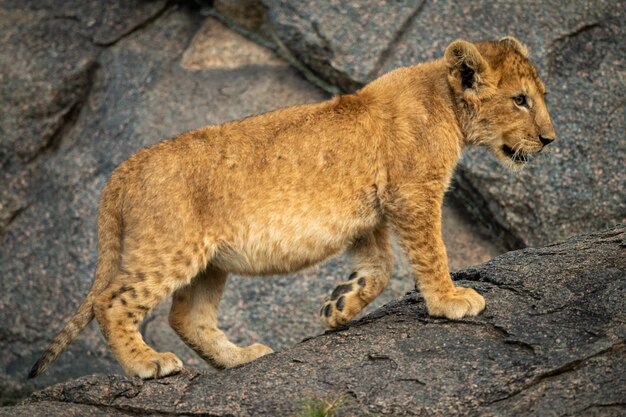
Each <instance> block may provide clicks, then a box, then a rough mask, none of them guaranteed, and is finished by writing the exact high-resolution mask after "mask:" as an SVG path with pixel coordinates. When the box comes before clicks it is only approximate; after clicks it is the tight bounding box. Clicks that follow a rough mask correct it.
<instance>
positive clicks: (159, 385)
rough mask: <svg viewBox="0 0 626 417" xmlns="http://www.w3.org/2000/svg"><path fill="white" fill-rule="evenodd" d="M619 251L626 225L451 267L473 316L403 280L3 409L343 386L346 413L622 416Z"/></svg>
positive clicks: (72, 411)
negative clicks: (373, 304)
mask: <svg viewBox="0 0 626 417" xmlns="http://www.w3.org/2000/svg"><path fill="white" fill-rule="evenodd" d="M625 255H626V226H624V225H620V226H617V227H615V228H613V229H609V230H605V231H603V232H600V233H595V234H591V235H582V236H577V237H575V238H572V239H570V240H568V241H565V242H561V243H557V244H553V245H550V246H546V247H543V248H538V249H525V250H521V251H516V252H509V253H507V254H505V255H502V256H500V257H498V258H496V259H494V260H492V261H490V262H488V263H486V264H484V265H481V266H478V267H475V268H470V269H467V270H463V271H460V272H458V273H456V274H454V278H455V279H456V280H457V281H458V283H459V284H461V285H465V286H470V287H474V288H476V289H478V290H479V291H480V292H481V293H482V294H484V295H485V297H486V299H487V310H486V311H485V312H484V313H483V314H482V315H480V316H478V317H476V318H472V319H464V320H461V321H449V320H446V319H435V318H430V317H428V315H427V314H426V309H425V305H424V302H423V299H422V298H421V297H420V296H419V295H418V294H416V293H415V292H411V293H408V294H407V295H406V296H405V297H404V298H403V299H401V300H398V301H394V302H392V303H389V304H387V305H386V306H384V307H382V308H380V309H379V310H377V311H375V312H374V313H372V314H370V315H369V316H366V317H364V318H363V319H361V320H360V321H358V322H355V323H352V324H350V325H349V326H347V327H343V328H340V329H338V330H336V331H332V332H327V333H326V334H324V335H321V336H318V337H315V338H312V339H309V340H306V341H303V342H302V343H300V344H298V345H296V346H295V347H293V348H291V349H288V350H285V351H283V352H278V353H276V354H272V355H269V356H265V357H263V358H261V359H260V360H257V361H255V362H253V363H251V364H249V365H246V366H243V367H238V368H235V369H230V370H226V371H223V372H220V373H218V374H209V373H207V372H206V371H200V370H189V369H188V370H185V371H184V372H183V373H181V374H180V375H177V376H173V377H169V378H165V379H161V380H156V381H141V380H139V379H129V378H124V377H118V376H102V375H94V376H89V377H84V378H80V379H77V380H74V381H70V382H67V383H65V384H59V385H55V386H53V387H50V388H48V389H45V390H43V391H40V392H37V393H35V394H33V395H32V396H31V397H30V398H29V399H28V400H26V401H25V402H24V403H23V404H21V405H19V406H15V407H11V408H4V409H0V414H2V415H7V416H8V415H11V416H29V417H34V416H51V415H65V416H67V415H105V414H106V413H119V414H120V415H125V414H126V413H128V414H137V413H140V414H149V415H195V414H198V415H199V414H203V415H204V414H206V415H212V416H232V415H237V416H277V415H281V416H282V415H296V414H297V413H298V412H299V410H300V409H301V407H302V403H303V401H304V400H307V399H325V400H329V401H332V400H333V399H336V398H342V403H341V404H342V405H341V408H342V412H343V413H344V414H342V415H367V414H374V415H388V414H389V415H468V416H470V415H478V414H480V415H488V416H496V415H497V416H505V415H511V416H513V415H515V416H524V415H529V416H530V415H554V414H559V415H580V416H590V415H591V416H594V415H598V416H600V415H602V416H619V415H624V413H625V412H626V404H625V403H624V398H625V393H626V391H625V390H624V387H626V346H625V343H626V317H625V316H624V312H625V311H626V256H625Z"/></svg>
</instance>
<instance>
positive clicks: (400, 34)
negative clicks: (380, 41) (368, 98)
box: [367, 0, 426, 79]
mask: <svg viewBox="0 0 626 417" xmlns="http://www.w3.org/2000/svg"><path fill="white" fill-rule="evenodd" d="M425 5H426V0H422V2H421V3H420V4H419V5H418V6H417V7H416V8H415V10H413V12H412V13H411V14H410V15H409V17H408V18H407V19H406V20H405V21H404V23H403V24H402V26H401V27H400V29H399V30H398V31H397V32H396V33H395V35H394V37H393V38H392V39H391V41H390V42H389V44H387V47H386V48H385V49H384V50H383V51H382V52H381V54H380V55H379V56H378V60H377V61H376V63H375V64H374V67H373V68H372V71H371V72H370V73H369V74H368V76H367V77H368V78H369V79H374V78H375V77H377V76H378V75H380V74H379V73H380V71H381V70H382V69H383V68H384V67H385V64H386V63H387V61H388V60H389V57H390V56H391V55H392V53H393V51H394V49H395V46H396V45H397V44H398V43H401V42H403V39H404V38H405V37H406V36H407V33H408V32H409V30H410V29H411V28H412V26H413V23H414V22H415V19H417V17H418V16H419V15H420V13H421V12H422V10H424V6H425Z"/></svg>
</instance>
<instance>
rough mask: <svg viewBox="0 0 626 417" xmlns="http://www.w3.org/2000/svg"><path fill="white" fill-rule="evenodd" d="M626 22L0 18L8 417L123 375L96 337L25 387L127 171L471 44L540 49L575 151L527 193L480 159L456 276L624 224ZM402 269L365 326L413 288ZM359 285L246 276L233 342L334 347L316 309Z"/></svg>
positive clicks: (237, 10)
mask: <svg viewBox="0 0 626 417" xmlns="http://www.w3.org/2000/svg"><path fill="white" fill-rule="evenodd" d="M625 15H626V3H625V2H623V1H601V0H596V1H573V2H567V3H564V2H560V1H528V2H508V1H507V2H486V1H476V2H471V4H470V3H469V2H452V1H437V2H433V1H425V0H422V1H417V0H416V1H409V0H407V1H383V0H365V1H338V0H319V1H317V0H315V1H308V2H301V1H294V0H292V1H290V0H284V1H273V0H256V1H253V0H231V1H226V0H215V1H213V2H211V1H200V0H197V1H191V0H189V1H182V0H181V1H166V0H159V1H140V0H124V1H123V0H110V1H106V2H102V1H97V0H66V1H58V0H20V1H17V0H0V276H1V281H0V348H1V349H2V352H3V355H2V356H1V357H0V391H1V393H2V402H3V403H12V402H15V401H16V399H18V398H20V397H23V396H24V395H26V394H28V393H29V392H30V391H32V390H33V389H35V388H41V387H44V386H47V385H50V384H52V383H54V382H59V381H65V380H67V379H69V378H73V377H78V376H82V375H86V374H90V373H94V372H102V373H120V372H121V370H120V368H119V367H118V366H117V364H116V363H115V361H114V360H113V358H112V356H111V354H110V352H109V351H108V348H107V347H106V345H105V343H104V341H103V339H102V337H101V335H100V333H99V330H98V329H97V327H96V326H95V325H93V324H92V325H91V326H89V327H88V329H87V330H86V331H85V332H84V333H83V334H82V335H81V336H80V337H79V338H78V340H77V341H76V342H74V343H73V344H72V345H71V346H70V348H69V349H68V350H67V351H66V352H65V354H63V355H62V356H61V358H60V359H59V361H58V362H57V363H55V364H54V365H53V366H52V367H51V369H50V371H49V372H48V373H47V374H45V375H44V376H43V377H41V378H40V379H36V380H34V381H28V382H27V381H26V380H25V375H26V374H27V372H28V369H29V367H30V366H31V365H32V363H33V362H34V361H35V360H36V359H37V357H38V355H39V354H40V352H41V351H42V350H43V349H44V348H45V346H46V344H47V343H48V342H49V340H50V339H51V338H52V337H53V336H54V334H55V333H56V332H57V331H58V330H59V329H60V328H61V327H62V326H63V325H64V322H65V320H66V318H67V317H68V316H70V315H71V314H72V313H73V312H74V310H75V308H76V307H77V306H78V305H79V304H80V302H81V301H82V299H83V297H84V295H85V294H86V292H87V290H88V288H89V286H90V283H91V280H92V276H93V271H94V267H95V261H96V240H95V239H96V227H95V215H96V211H97V202H98V198H99V194H100V190H101V189H102V187H103V185H104V183H105V182H106V180H107V178H108V176H109V175H110V173H111V171H112V170H113V169H114V168H115V166H116V165H117V164H119V163H120V162H122V161H123V160H125V159H126V158H127V157H128V156H130V155H131V154H132V153H133V152H135V151H136V150H137V149H139V148H141V147H145V146H149V145H151V144H153V143H155V142H157V141H159V140H160V139H163V138H167V137H172V136H174V135H176V134H178V133H180V132H183V131H185V130H190V129H194V128H198V127H201V126H203V125H206V124H216V123H222V122H225V121H228V120H232V119H237V118H241V117H244V116H247V115H250V114H255V113H261V112H265V111H269V110H272V109H274V108H277V107H282V106H287V105H293V104H300V103H306V102H312V101H319V100H323V99H326V98H328V97H330V96H331V95H332V94H336V93H340V92H351V91H354V90H356V89H357V88H359V86H361V85H363V84H364V83H366V82H368V81H370V80H372V79H374V78H376V77H377V76H378V75H380V74H382V73H384V72H386V71H388V70H391V69H393V68H395V67H397V66H401V65H410V64H413V63H418V62H422V61H425V60H429V59H436V58H438V57H440V56H441V55H442V53H443V50H444V48H445V46H446V45H447V44H448V43H449V42H450V41H452V40H454V39H456V38H459V37H462V38H466V39H468V40H479V39H494V38H499V37H501V36H504V35H507V34H512V35H515V36H517V37H518V38H519V39H521V40H522V41H524V42H525V43H526V44H527V45H528V47H529V49H530V51H531V56H532V58H533V61H534V62H535V64H536V66H537V67H538V70H539V73H540V75H541V76H542V78H543V80H544V82H545V83H546V85H547V89H548V91H549V95H548V105H549V107H550V109H551V115H552V118H553V120H554V124H555V126H556V129H557V133H558V139H557V141H556V142H555V143H554V144H553V145H551V146H550V152H547V153H546V154H545V155H542V157H541V158H538V160H536V161H534V162H533V163H532V164H531V165H530V166H529V167H527V168H526V169H525V170H524V171H522V172H520V173H516V174H513V173H509V172H507V171H506V170H505V169H504V168H502V167H501V166H500V165H499V164H498V163H497V162H496V161H495V158H494V157H492V156H490V155H489V154H488V153H487V152H484V151H483V150H481V149H475V150H472V151H470V152H468V153H467V154H466V156H465V157H464V158H463V160H462V161H461V165H460V167H459V170H458V173H457V175H456V177H455V182H454V184H453V187H452V189H451V191H450V193H449V199H448V201H447V205H446V208H445V213H444V238H445V240H446V244H447V248H448V254H449V257H450V267H451V269H452V270H458V269H461V268H465V267H468V266H470V265H475V264H479V263H482V262H484V261H486V260H488V259H491V258H492V257H493V256H495V255H497V254H499V253H502V252H505V251H507V250H511V249H518V248H523V247H527V246H537V245H544V244H550V243H552V242H555V241H558V240H561V239H564V238H567V237H570V236H572V235H575V234H579V233H584V232H589V231H596V230H600V229H602V228H606V227H609V226H612V225H615V224H617V223H620V222H624V221H625V220H626V202H625V200H626V176H625V174H624V171H625V170H624V166H625V165H626V139H625V137H624V132H625V131H626V122H625V118H626V112H625V103H626V102H625V98H624V97H625V96H626V95H625V94H624V93H625V92H626V88H625V87H626V70H625V69H624V68H626V67H625V63H626V62H625V61H626V37H625V33H626V30H625V25H624V23H623V22H624V21H626V16H625ZM621 248H623V246H622V247H621ZM621 253H623V249H622V252H621ZM398 259H399V260H398V264H397V268H396V273H395V277H394V280H393V281H392V283H391V284H390V286H389V288H388V289H387V290H386V291H385V293H384V294H383V296H381V298H380V299H379V300H377V301H376V303H375V304H374V305H373V306H371V307H369V308H368V309H367V311H366V313H367V312H371V311H373V309H375V308H376V307H378V306H380V305H381V304H384V303H385V302H388V301H390V300H392V299H397V298H399V297H400V296H401V295H403V294H404V293H406V292H407V291H409V290H411V289H412V286H413V285H412V279H411V278H410V276H409V272H408V268H407V266H406V264H405V262H403V260H402V256H401V254H400V253H398ZM620 271H621V275H619V276H618V277H619V278H620V279H621V281H619V280H618V282H621V285H622V289H623V286H624V275H623V274H624V272H623V269H621V270H620ZM349 273H350V269H349V265H348V264H347V262H346V259H345V258H344V257H338V258H336V259H333V260H331V261H329V262H328V263H326V264H325V265H322V266H320V267H318V268H314V269H311V270H307V271H304V272H301V273H297V274H292V275H289V276H284V277H265V278H244V277H237V276H233V277H231V278H230V280H229V282H228V285H227V291H226V294H225V297H224V299H223V302H222V309H221V318H220V320H221V324H222V327H223V329H224V330H225V331H226V333H227V334H228V335H229V336H230V337H231V338H232V340H233V341H235V342H237V343H241V344H248V343H252V342H254V341H260V342H263V343H267V344H269V345H270V346H272V347H273V348H275V349H276V350H281V349H286V348H289V347H291V346H294V345H295V344H296V343H298V342H299V341H300V340H302V339H303V338H305V337H310V336H314V335H316V334H319V333H321V332H322V331H323V326H322V325H321V323H320V322H319V320H318V317H317V312H318V309H319V307H320V306H321V303H322V301H323V299H324V298H325V297H326V296H327V295H328V294H329V292H330V291H331V290H332V288H333V287H334V286H335V285H336V283H338V282H339V281H341V280H343V279H345V277H346V276H347V275H348V274H349ZM622 313H623V310H622ZM166 314H167V305H164V306H161V307H159V308H158V309H157V310H156V311H155V312H154V313H153V314H152V316H151V317H150V318H149V319H148V320H146V322H145V323H144V324H143V326H142V329H143V331H144V333H145V337H146V339H147V341H148V343H150V344H152V345H153V346H155V347H156V348H157V349H159V350H170V351H174V352H176V353H177V354H179V355H180V356H181V357H182V358H183V359H184V361H185V363H186V364H187V365H188V366H190V367H195V368H201V367H205V365H204V363H203V362H202V361H201V360H200V359H199V358H198V357H197V356H196V355H195V354H194V353H193V352H191V351H190V350H188V349H187V348H186V347H185V346H184V344H183V343H182V342H180V341H179V340H178V338H177V337H176V335H175V334H174V333H173V332H172V331H171V330H170V329H169V327H168V326H167V323H166ZM621 323H622V325H623V320H622V322H621ZM622 337H623V336H622Z"/></svg>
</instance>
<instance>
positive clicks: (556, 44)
mask: <svg viewBox="0 0 626 417" xmlns="http://www.w3.org/2000/svg"><path fill="white" fill-rule="evenodd" d="M599 27H600V23H599V22H593V23H588V24H585V25H583V26H581V27H579V28H578V29H575V30H573V31H571V32H568V33H566V34H564V35H562V36H559V37H558V38H555V39H553V40H552V41H551V42H550V44H549V45H548V50H549V51H551V52H549V53H548V77H547V78H548V79H549V78H550V77H552V75H553V73H554V70H555V67H556V55H555V54H556V53H558V52H557V51H559V50H560V49H561V48H562V46H563V43H564V42H567V41H568V40H570V39H572V38H575V37H577V36H580V35H582V34H584V33H585V32H588V31H590V30H593V29H596V28H599Z"/></svg>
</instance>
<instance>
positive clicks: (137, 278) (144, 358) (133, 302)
mask: <svg viewBox="0 0 626 417" xmlns="http://www.w3.org/2000/svg"><path fill="white" fill-rule="evenodd" d="M180 247H181V248H182V249H179V250H175V249H174V250H171V248H168V250H163V249H162V250H160V251H158V252H157V251H153V250H147V249H146V248H142V250H137V249H135V250H129V252H130V254H128V255H127V256H126V262H125V264H124V268H123V269H122V271H123V273H121V274H120V275H119V276H117V277H116V278H115V280H114V281H113V282H112V283H111V285H109V287H108V288H107V289H106V290H104V291H103V292H102V293H101V294H100V295H99V296H98V298H97V299H96V302H95V304H94V312H95V315H96V319H97V320H98V323H99V324H100V328H101V330H102V333H103V334H104V337H105V338H106V340H107V342H108V344H109V346H110V347H111V350H112V351H113V354H114V355H115V357H116V359H117V360H118V362H119V363H120V365H121V366H122V368H123V369H124V371H125V372H126V374H128V375H129V376H139V377H141V378H159V377H163V376H166V375H170V374H173V373H176V372H178V371H180V370H181V369H182V367H183V363H182V362H181V360H180V359H179V358H178V357H176V355H174V354H173V353H169V352H168V353H159V352H157V351H155V350H154V349H152V348H151V347H149V346H148V345H146V343H145V342H144V341H143V338H142V336H141V333H139V330H138V326H139V324H140V323H141V322H142V320H143V319H144V317H145V316H146V314H147V313H148V312H149V311H150V310H152V308H153V307H155V306H156V305H157V304H158V303H159V302H160V301H162V300H163V299H164V298H165V297H167V296H168V295H169V294H171V293H172V292H173V291H175V290H176V289H178V288H180V287H182V286H184V285H187V284H188V283H189V281H190V280H191V278H192V277H193V276H195V275H196V274H197V271H198V270H199V269H200V268H202V267H203V266H204V264H205V262H204V261H205V260H206V250H204V248H198V245H196V246H195V247H194V246H193V245H181V246H180ZM191 248H194V249H191Z"/></svg>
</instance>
